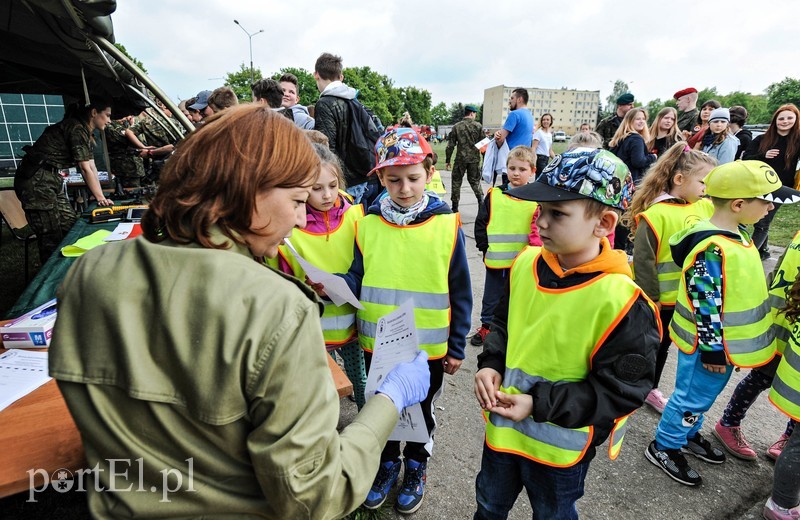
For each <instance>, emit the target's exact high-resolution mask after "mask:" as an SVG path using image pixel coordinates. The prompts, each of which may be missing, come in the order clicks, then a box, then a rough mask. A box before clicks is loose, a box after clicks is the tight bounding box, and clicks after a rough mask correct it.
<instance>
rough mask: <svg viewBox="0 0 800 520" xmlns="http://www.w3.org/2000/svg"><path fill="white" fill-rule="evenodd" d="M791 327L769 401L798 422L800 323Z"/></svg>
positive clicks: (799, 416)
mask: <svg viewBox="0 0 800 520" xmlns="http://www.w3.org/2000/svg"><path fill="white" fill-rule="evenodd" d="M791 327H792V331H791V335H790V336H789V341H788V343H787V345H786V349H785V350H784V352H783V358H782V359H781V363H780V364H779V365H778V370H777V371H776V372H775V379H774V380H773V381H772V388H771V389H770V391H769V400H770V401H772V404H774V405H775V406H776V407H777V408H778V409H779V410H780V411H782V412H783V413H785V414H786V415H788V416H789V417H791V418H792V419H794V420H796V421H800V323H794V324H792V326H791Z"/></svg>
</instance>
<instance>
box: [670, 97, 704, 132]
mask: <svg viewBox="0 0 800 520" xmlns="http://www.w3.org/2000/svg"><path fill="white" fill-rule="evenodd" d="M672 97H674V98H675V100H676V101H677V102H678V112H680V115H678V129H679V130H681V132H683V137H684V139H689V137H690V136H691V135H692V133H694V127H695V125H696V124H697V114H699V111H698V110H697V89H696V88H693V87H689V88H685V89H683V90H679V91H677V92H676V93H675V94H673V96H672Z"/></svg>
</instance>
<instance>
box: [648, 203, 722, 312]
mask: <svg viewBox="0 0 800 520" xmlns="http://www.w3.org/2000/svg"><path fill="white" fill-rule="evenodd" d="M713 213H714V206H713V205H712V204H711V201H710V200H708V199H702V200H699V201H697V202H695V203H694V204H675V203H671V202H657V203H656V204H653V205H652V206H650V207H649V208H647V209H646V210H645V211H643V212H642V213H640V214H639V215H637V216H636V224H637V225H639V219H644V220H645V221H647V224H648V225H649V226H650V229H652V230H653V234H655V236H656V240H658V249H657V251H656V271H657V273H658V288H659V291H660V295H659V302H660V303H661V305H665V306H673V305H675V300H676V299H677V297H678V282H679V281H680V278H681V268H680V266H678V265H677V264H676V263H675V261H674V260H673V259H672V251H671V250H670V247H669V238H670V237H671V236H672V235H674V234H675V233H678V232H679V231H682V230H684V229H686V228H689V227H691V226H693V225H694V224H696V223H697V222H699V221H701V220H708V219H709V218H710V217H711V215H712V214H713ZM635 278H636V277H635V276H634V279H635Z"/></svg>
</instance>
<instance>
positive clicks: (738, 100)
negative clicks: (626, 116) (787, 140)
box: [599, 77, 800, 124]
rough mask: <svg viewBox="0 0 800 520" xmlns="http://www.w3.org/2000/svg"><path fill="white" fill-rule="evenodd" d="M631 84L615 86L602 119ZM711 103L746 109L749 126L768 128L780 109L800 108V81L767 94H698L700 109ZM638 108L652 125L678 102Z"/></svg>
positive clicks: (786, 81) (781, 83)
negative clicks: (764, 125)
mask: <svg viewBox="0 0 800 520" xmlns="http://www.w3.org/2000/svg"><path fill="white" fill-rule="evenodd" d="M628 91H629V88H628V84H627V83H625V82H624V81H622V80H617V81H616V82H614V88H613V90H612V92H611V94H610V95H609V96H608V98H607V99H606V107H605V110H600V114H599V115H600V118H601V119H602V118H603V117H606V116H608V115H611V114H612V113H614V109H615V102H616V99H617V97H619V96H620V95H621V94H623V93H625V92H628ZM709 99H716V100H717V101H719V103H720V104H721V105H722V106H723V107H732V106H736V105H739V106H743V107H745V108H746V109H747V113H748V120H747V122H748V124H767V123H769V122H770V120H771V119H772V114H774V113H775V111H776V110H777V109H778V107H779V106H781V105H784V104H786V103H794V104H795V105H797V106H800V79H795V78H790V77H786V78H784V79H783V80H781V81H777V82H775V83H772V84H771V85H769V86H768V87H767V88H766V89H765V91H764V94H751V93H749V92H741V91H734V92H730V93H728V94H722V93H720V92H718V91H717V88H716V87H706V88H704V89H702V90H700V89H698V91H697V106H698V107H700V106H702V105H703V103H705V102H706V101H708V100H709ZM635 106H641V107H643V108H644V109H646V110H647V114H648V116H649V118H650V123H652V122H653V121H654V120H655V118H656V115H657V114H658V112H659V111H661V109H663V108H664V107H673V108H675V107H676V106H677V105H676V102H675V100H674V99H672V98H670V99H668V100H666V101H662V100H661V99H660V98H656V99H653V100H651V101H648V102H647V103H644V104H643V103H640V102H636V103H635Z"/></svg>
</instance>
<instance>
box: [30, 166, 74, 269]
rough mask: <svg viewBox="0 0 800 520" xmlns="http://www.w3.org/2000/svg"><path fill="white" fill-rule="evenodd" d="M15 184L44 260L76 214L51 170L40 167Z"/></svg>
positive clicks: (68, 228) (56, 245) (40, 254)
mask: <svg viewBox="0 0 800 520" xmlns="http://www.w3.org/2000/svg"><path fill="white" fill-rule="evenodd" d="M15 181H16V179H15ZM15 188H16V192H17V196H18V197H19V200H20V202H21V203H22V208H23V209H24V210H25V217H26V218H27V219H28V224H29V225H30V226H31V229H32V230H33V231H34V233H36V241H37V244H38V246H39V258H40V259H41V261H42V263H43V264H44V262H45V261H47V259H48V258H49V257H50V255H51V254H52V253H53V251H55V250H56V249H57V248H58V245H59V244H60V243H61V241H62V240H63V239H64V236H65V235H66V234H67V233H68V232H69V230H70V229H71V228H72V226H73V225H74V224H75V221H76V220H77V219H78V215H77V213H75V210H73V209H72V206H71V205H70V203H69V201H68V200H67V197H66V195H65V194H64V185H63V180H62V179H61V177H60V176H59V175H58V174H57V173H55V172H53V171H52V170H44V169H43V170H39V171H38V172H36V173H35V174H34V175H33V177H31V178H30V179H27V180H24V181H22V182H15Z"/></svg>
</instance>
